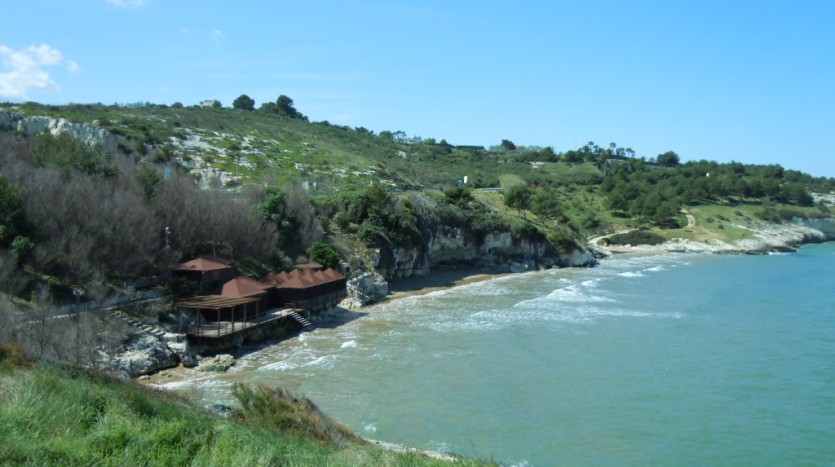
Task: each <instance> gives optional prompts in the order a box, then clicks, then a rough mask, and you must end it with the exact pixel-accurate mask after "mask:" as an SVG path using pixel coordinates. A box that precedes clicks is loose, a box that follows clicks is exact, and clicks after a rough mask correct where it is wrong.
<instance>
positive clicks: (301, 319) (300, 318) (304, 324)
mask: <svg viewBox="0 0 835 467" xmlns="http://www.w3.org/2000/svg"><path fill="white" fill-rule="evenodd" d="M287 316H289V317H291V318H293V319H294V320H296V322H297V323H299V324H301V325H302V328H306V327H309V326H313V323H311V322H310V321H308V320H307V318H305V317H304V316H302V315H300V314H299V313H298V312H296V311H291V312H290V313H289V314H288V315H287Z"/></svg>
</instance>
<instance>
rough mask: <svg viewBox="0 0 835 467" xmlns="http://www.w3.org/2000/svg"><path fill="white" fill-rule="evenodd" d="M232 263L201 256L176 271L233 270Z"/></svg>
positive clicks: (180, 266)
mask: <svg viewBox="0 0 835 467" xmlns="http://www.w3.org/2000/svg"><path fill="white" fill-rule="evenodd" d="M231 268H232V262H231V261H229V260H225V259H222V258H215V257H213V256H201V257H199V258H195V259H193V260H191V261H186V262H185V263H183V264H181V265H179V266H178V267H177V269H176V271H202V272H206V271H216V270H218V269H231Z"/></svg>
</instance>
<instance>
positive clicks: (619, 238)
mask: <svg viewBox="0 0 835 467" xmlns="http://www.w3.org/2000/svg"><path fill="white" fill-rule="evenodd" d="M666 241H667V239H666V238H664V237H662V236H661V235H658V234H655V233H652V232H647V231H646V230H633V231H632V232H627V233H622V234H617V235H612V236H611V237H608V238H606V239H604V244H606V245H660V244H662V243H664V242H666Z"/></svg>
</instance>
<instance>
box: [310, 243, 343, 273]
mask: <svg viewBox="0 0 835 467" xmlns="http://www.w3.org/2000/svg"><path fill="white" fill-rule="evenodd" d="M307 257H308V258H310V261H313V262H316V263H319V264H321V265H322V266H325V267H328V268H336V267H337V266H339V262H340V261H341V260H342V257H341V256H339V253H337V252H336V250H334V249H333V247H331V246H330V245H328V244H327V243H325V241H324V240H319V241H318V242H316V243H314V244H313V245H310V248H308V249H307Z"/></svg>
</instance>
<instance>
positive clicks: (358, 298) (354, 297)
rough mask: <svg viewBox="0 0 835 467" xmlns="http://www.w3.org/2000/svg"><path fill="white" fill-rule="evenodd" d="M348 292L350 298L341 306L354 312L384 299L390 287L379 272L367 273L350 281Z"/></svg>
mask: <svg viewBox="0 0 835 467" xmlns="http://www.w3.org/2000/svg"><path fill="white" fill-rule="evenodd" d="M347 291H348V297H347V298H346V299H345V300H343V301H342V302H341V303H340V304H339V306H341V307H343V308H347V309H349V310H353V309H356V308H359V307H362V306H365V305H368V304H369V303H374V302H377V301H380V300H382V299H384V298H385V297H386V295H388V293H389V285H388V282H386V280H385V278H383V276H381V275H380V274H378V273H377V272H365V273H362V274H360V275H359V276H356V277H353V278H351V279H349V280H348V282H347Z"/></svg>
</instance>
